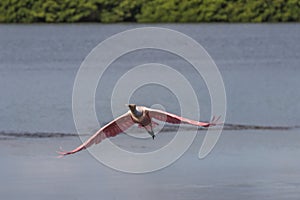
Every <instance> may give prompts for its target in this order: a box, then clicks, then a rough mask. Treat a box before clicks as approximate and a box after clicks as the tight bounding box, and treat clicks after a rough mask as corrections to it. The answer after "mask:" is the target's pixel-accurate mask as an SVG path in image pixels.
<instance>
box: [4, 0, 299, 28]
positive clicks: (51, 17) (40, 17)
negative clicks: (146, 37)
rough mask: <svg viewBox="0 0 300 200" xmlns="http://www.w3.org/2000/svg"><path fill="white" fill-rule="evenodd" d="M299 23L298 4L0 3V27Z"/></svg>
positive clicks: (265, 0) (294, 0) (295, 0)
mask: <svg viewBox="0 0 300 200" xmlns="http://www.w3.org/2000/svg"><path fill="white" fill-rule="evenodd" d="M299 21H300V0H261V1H260V0H0V22H1V23H33V22H37V23H38V22H46V23H59V22H103V23H113V22H143V23H152V22H299Z"/></svg>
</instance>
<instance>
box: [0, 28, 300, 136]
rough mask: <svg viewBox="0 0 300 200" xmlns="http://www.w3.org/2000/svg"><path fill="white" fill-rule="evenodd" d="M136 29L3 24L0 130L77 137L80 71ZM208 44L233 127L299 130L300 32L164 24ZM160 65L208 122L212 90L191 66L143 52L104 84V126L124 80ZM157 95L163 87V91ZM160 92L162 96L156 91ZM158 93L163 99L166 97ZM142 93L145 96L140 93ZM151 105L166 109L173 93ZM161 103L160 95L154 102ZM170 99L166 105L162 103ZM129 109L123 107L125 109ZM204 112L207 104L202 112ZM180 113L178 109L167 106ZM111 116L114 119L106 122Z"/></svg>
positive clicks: (100, 101)
mask: <svg viewBox="0 0 300 200" xmlns="http://www.w3.org/2000/svg"><path fill="white" fill-rule="evenodd" d="M134 27H137V26H134V25H25V26H15V25H1V26H0V45H1V48H0V72H1V73H0V85H1V101H0V109H1V112H0V131H12V132H19V131H27V132H36V131H42V132H51V131H55V132H75V128H74V123H73V118H72V110H71V101H72V88H73V82H74V79H75V75H76V72H77V70H78V68H79V66H80V64H81V62H82V61H83V59H84V58H85V57H86V56H87V55H88V53H89V52H90V51H91V50H92V49H93V48H94V47H95V46H96V45H97V44H98V43H99V42H101V41H103V40H104V39H106V38H108V37H109V36H111V35H113V34H116V33H118V32H120V31H124V30H127V29H130V28H134ZM164 27H167V28H172V29H175V30H178V31H181V32H183V33H185V34H187V35H189V36H190V37H192V38H194V39H195V40H197V41H198V42H199V43H200V44H202V45H203V46H204V47H205V48H206V50H207V51H208V52H209V54H210V55H211V56H212V58H213V59H214V60H215V61H216V63H217V65H218V67H219V69H220V72H221V74H222V76H223V79H224V83H225V87H226V92H227V98H228V105H227V106H228V112H227V120H226V121H227V122H229V123H243V124H255V125H288V126H289V125H290V126H293V125H299V121H300V115H299V110H300V88H299V87H298V86H299V85H300V79H299V75H300V68H299V63H300V62H299V61H300V43H299V42H298V41H299V40H300V26H299V25H298V24H286V25H276V24H274V25H248V24H245V25H243V24H240V25H165V26H164ZM147 62H158V63H163V64H168V65H170V66H172V67H174V68H176V69H178V70H180V71H181V72H183V73H184V75H185V76H186V77H188V78H190V82H191V83H192V84H194V85H195V87H196V92H197V93H198V95H199V96H200V98H201V100H200V102H202V104H203V106H202V108H203V109H202V112H203V113H202V114H203V119H207V118H209V116H208V115H207V114H208V113H209V109H206V108H205V107H209V106H207V105H209V98H208V97H207V94H206V93H205V92H206V91H203V90H202V89H201V88H205V85H204V84H203V83H201V81H199V79H193V71H191V70H190V71H189V66H188V64H187V63H185V62H184V61H182V59H180V58H178V57H176V56H174V55H171V54H168V53H165V52H159V51H153V50H152V51H150V50H144V51H138V52H134V53H131V54H129V55H126V56H123V57H121V58H120V59H118V60H117V61H116V62H114V63H113V64H112V66H111V67H110V68H109V69H110V70H108V72H107V73H106V76H105V77H104V81H103V82H101V83H100V84H99V91H101V92H103V88H105V89H104V90H108V92H107V93H104V94H103V93H101V94H99V93H97V111H98V118H99V120H100V121H101V123H105V122H108V121H109V120H110V119H111V115H109V114H110V109H109V106H108V105H110V93H109V92H111V88H112V87H113V86H114V83H115V81H116V80H117V78H118V77H119V76H120V75H122V73H124V72H126V70H128V69H130V68H131V67H133V66H136V65H137V64H142V63H147ZM156 89H157V88H156ZM153 92H155V90H153ZM156 92H160V91H159V90H158V91H156ZM140 93H141V94H142V93H143V90H142V89H141V91H140ZM161 93H162V92H160V93H159V94H160V95H161V97H160V98H156V99H151V98H149V95H145V98H144V99H143V98H142V97H140V96H141V95H138V94H137V96H139V97H138V98H136V99H135V102H138V103H142V104H144V105H152V104H155V103H162V104H166V103H164V102H163V100H164V98H168V93H166V94H165V95H162V94H161ZM154 96H155V95H154ZM162 99H163V100H162ZM120 104H124V102H120ZM200 106H201V105H200ZM165 107H166V108H167V109H168V110H169V111H172V112H177V110H176V107H177V104H176V105H168V104H167V105H165ZM106 114H108V115H107V116H106Z"/></svg>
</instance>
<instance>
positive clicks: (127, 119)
mask: <svg viewBox="0 0 300 200" xmlns="http://www.w3.org/2000/svg"><path fill="white" fill-rule="evenodd" d="M128 107H129V111H128V112H126V113H125V114H123V115H121V116H120V117H118V118H116V119H115V120H113V121H111V122H110V123H108V124H107V125H105V126H103V127H102V128H100V129H99V130H98V131H97V132H96V133H95V134H94V135H93V136H92V137H90V138H89V139H88V140H87V141H86V142H84V143H83V144H82V145H80V146H79V147H77V148H76V149H74V150H72V151H67V152H59V154H61V155H68V154H73V153H76V152H78V151H81V150H83V149H86V148H88V147H90V146H91V145H93V144H98V143H100V142H101V141H102V140H104V139H105V138H107V137H113V136H116V135H117V134H119V133H122V132H124V131H125V130H127V129H128V128H130V127H131V126H132V125H134V124H138V125H139V127H143V128H145V129H146V131H147V132H148V133H149V134H150V135H151V136H152V138H153V139H154V138H155V135H154V132H153V126H154V125H157V123H156V122H154V121H153V120H152V119H153V118H154V119H156V120H159V121H164V122H168V123H173V124H180V123H185V124H191V125H195V126H201V127H209V126H215V125H217V124H219V123H218V120H219V119H220V117H218V118H215V117H213V119H212V121H211V122H198V121H194V120H190V119H186V118H183V117H179V116H177V115H174V114H171V113H167V112H164V111H161V110H156V109H151V108H147V107H144V106H136V105H135V104H129V105H128Z"/></svg>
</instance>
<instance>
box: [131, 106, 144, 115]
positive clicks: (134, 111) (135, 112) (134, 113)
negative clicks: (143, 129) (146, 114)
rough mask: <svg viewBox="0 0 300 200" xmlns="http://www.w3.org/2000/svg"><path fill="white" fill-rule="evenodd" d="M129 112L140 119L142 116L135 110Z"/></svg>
mask: <svg viewBox="0 0 300 200" xmlns="http://www.w3.org/2000/svg"><path fill="white" fill-rule="evenodd" d="M131 112H132V114H133V115H134V116H135V117H141V116H142V115H143V112H141V111H139V110H138V109H137V108H135V109H134V110H131Z"/></svg>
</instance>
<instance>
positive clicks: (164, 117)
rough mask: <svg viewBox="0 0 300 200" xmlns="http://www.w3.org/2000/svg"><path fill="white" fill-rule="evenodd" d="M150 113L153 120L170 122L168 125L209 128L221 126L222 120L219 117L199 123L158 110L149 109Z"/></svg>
mask: <svg viewBox="0 0 300 200" xmlns="http://www.w3.org/2000/svg"><path fill="white" fill-rule="evenodd" d="M147 110H148V112H149V116H150V117H151V118H154V119H157V120H160V121H164V122H168V123H172V124H181V123H183V124H191V125H195V126H202V127H209V126H215V125H218V124H220V123H219V122H218V121H219V119H220V118H221V116H219V117H215V116H214V117H213V118H212V120H211V121H210V122H198V121H194V120H191V119H187V118H184V117H180V116H177V115H174V114H172V113H168V112H165V111H161V110H156V109H147Z"/></svg>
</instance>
